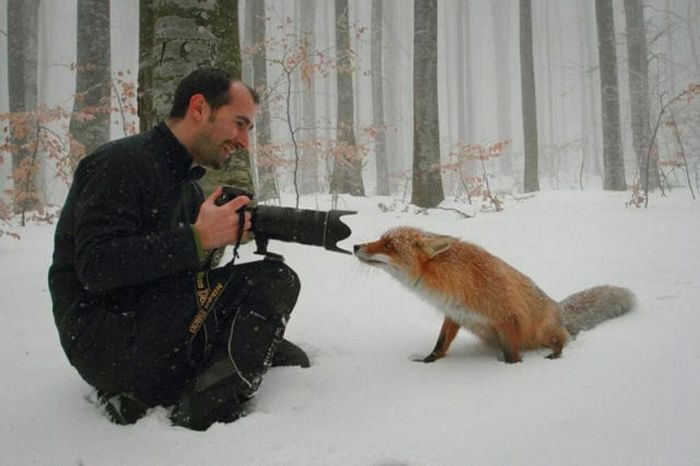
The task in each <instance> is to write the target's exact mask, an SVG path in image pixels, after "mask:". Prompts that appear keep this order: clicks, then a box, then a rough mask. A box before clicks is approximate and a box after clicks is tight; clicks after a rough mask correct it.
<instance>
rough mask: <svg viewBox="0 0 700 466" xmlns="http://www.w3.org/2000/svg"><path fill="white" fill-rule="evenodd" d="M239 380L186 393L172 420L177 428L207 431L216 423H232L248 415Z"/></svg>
mask: <svg viewBox="0 0 700 466" xmlns="http://www.w3.org/2000/svg"><path fill="white" fill-rule="evenodd" d="M239 384H240V380H238V378H237V376H235V375H233V376H230V377H227V378H225V379H223V380H220V381H219V382H217V383H215V384H214V385H211V386H209V387H206V388H205V389H199V388H198V386H197V384H193V386H192V387H191V388H190V389H189V390H187V391H185V393H184V394H183V395H182V397H181V398H180V400H179V401H178V403H177V404H176V405H175V407H174V408H173V412H172V414H171V415H170V420H171V421H172V422H173V424H174V425H176V426H181V427H186V428H188V429H192V430H198V431H204V430H207V429H208V428H209V426H211V425H212V424H213V423H215V422H224V423H228V422H233V421H235V420H236V419H238V418H240V417H242V416H243V415H244V414H245V413H244V411H243V407H242V406H241V401H239V396H238V394H237V392H238V389H239Z"/></svg>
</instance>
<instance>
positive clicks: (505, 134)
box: [491, 0, 513, 175]
mask: <svg viewBox="0 0 700 466" xmlns="http://www.w3.org/2000/svg"><path fill="white" fill-rule="evenodd" d="M491 15H492V19H493V26H494V27H493V30H494V31H495V41H494V42H495V43H494V53H495V60H496V86H497V89H498V91H497V96H496V113H497V115H498V116H497V117H496V118H497V120H498V135H497V139H498V140H499V141H503V140H509V139H511V137H512V135H511V131H512V130H511V124H510V111H511V108H510V99H511V96H510V82H511V64H510V60H511V59H510V54H511V52H510V34H509V33H508V32H509V31H510V30H511V29H510V27H511V2H510V1H509V0H495V1H492V2H491ZM499 171H500V173H501V174H502V175H512V173H513V163H512V161H511V158H510V145H508V146H507V147H506V148H505V149H504V152H503V155H502V156H501V157H500V165H499Z"/></svg>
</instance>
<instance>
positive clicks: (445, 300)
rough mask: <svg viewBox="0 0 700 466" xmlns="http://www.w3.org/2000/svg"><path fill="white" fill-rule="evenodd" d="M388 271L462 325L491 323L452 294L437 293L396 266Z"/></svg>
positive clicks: (477, 326) (474, 325)
mask: <svg viewBox="0 0 700 466" xmlns="http://www.w3.org/2000/svg"><path fill="white" fill-rule="evenodd" d="M388 272H389V273H390V274H391V275H393V276H394V277H396V278H397V279H398V280H399V281H400V282H401V283H403V284H404V285H405V286H407V287H408V288H410V289H411V290H412V291H413V292H415V293H417V294H418V296H420V297H421V298H423V300H424V301H425V302H427V303H428V304H430V305H431V306H433V307H435V308H436V309H438V310H439V311H440V312H442V313H443V314H445V315H446V316H447V317H449V318H450V319H452V320H453V321H455V322H456V323H457V324H459V325H460V326H462V327H466V328H468V329H476V328H479V327H483V326H486V325H488V324H489V320H488V319H487V318H485V317H483V316H482V315H481V314H478V313H476V312H474V311H473V310H471V309H469V308H467V307H464V305H462V303H460V302H458V301H457V300H455V299H454V298H453V297H452V296H449V295H445V294H442V293H437V292H435V291H434V290H432V289H431V288H428V287H426V286H423V282H422V281H421V280H416V279H415V278H412V277H410V276H408V275H407V274H405V273H403V272H402V271H399V270H396V269H394V268H388Z"/></svg>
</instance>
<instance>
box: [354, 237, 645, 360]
mask: <svg viewBox="0 0 700 466" xmlns="http://www.w3.org/2000/svg"><path fill="white" fill-rule="evenodd" d="M354 251H355V255H356V256H357V258H358V259H360V260H361V261H362V262H365V263H367V264H371V265H376V266H378V267H380V268H381V269H383V270H385V271H387V272H388V273H389V274H391V275H392V276H394V277H395V278H397V279H398V280H399V281H401V282H402V283H403V284H405V285H406V286H408V287H409V288H411V289H412V290H414V291H415V292H417V293H418V294H419V295H421V296H422V297H423V298H425V299H426V300H427V301H429V302H430V303H432V304H434V305H435V306H436V307H438V308H439V309H440V310H441V311H442V312H444V313H445V319H444V321H443V323H442V329H441V330H440V335H439V337H438V339H437V343H436V344H435V348H434V349H433V351H432V352H431V353H430V354H429V355H428V356H426V357H425V358H423V359H420V360H419V361H423V362H433V361H435V360H437V359H440V358H442V357H443V356H445V354H446V353H447V350H448V349H449V347H450V344H451V343H452V340H454V338H455V336H456V335H457V331H458V330H459V327H460V326H461V327H464V328H466V329H468V330H470V331H471V332H473V333H474V334H476V335H477V336H478V337H480V338H481V339H483V340H484V341H486V342H487V343H489V344H491V345H495V346H500V347H501V348H502V350H503V356H504V358H505V361H506V362H507V363H514V362H520V361H521V357H520V351H521V350H529V349H537V348H550V349H551V350H552V352H551V354H550V355H549V356H547V357H548V358H551V359H553V358H558V357H559V356H561V353H562V348H563V347H564V345H566V343H567V341H568V340H569V338H570V337H571V336H575V335H576V334H577V333H578V332H579V331H581V330H588V329H590V328H592V327H593V326H595V325H596V324H598V323H600V322H602V321H604V320H607V319H611V318H613V317H616V316H619V315H621V314H624V313H625V312H627V311H629V310H630V309H632V308H633V307H634V304H635V297H634V294H633V293H632V292H631V291H630V290H628V289H626V288H619V287H614V286H607V285H606V286H597V287H593V288H589V289H587V290H584V291H581V292H578V293H575V294H573V295H571V296H569V297H568V298H566V299H564V300H563V301H561V302H559V303H557V302H556V301H554V300H552V299H551V298H550V297H549V296H547V295H546V294H545V293H544V292H543V291H542V290H541V289H540V288H539V287H538V286H537V285H535V283H534V282H533V281H532V280H531V279H530V278H528V277H527V276H525V275H524V274H522V273H521V272H519V271H517V270H516V269H514V268H513V267H511V266H510V265H508V264H507V263H506V262H505V261H503V260H501V259H499V258H498V257H495V256H493V255H491V254H489V253H488V252H487V251H485V250H484V249H482V248H480V247H479V246H476V245H474V244H470V243H467V242H464V241H460V240H458V239H457V238H453V237H451V236H444V235H437V234H434V233H429V232H426V231H422V230H419V229H416V228H410V227H398V228H394V229H391V230H389V231H387V232H386V233H385V234H384V235H382V237H381V238H379V239H378V240H377V241H374V242H371V243H365V244H358V245H355V246H354Z"/></svg>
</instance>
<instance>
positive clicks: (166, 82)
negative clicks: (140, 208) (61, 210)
mask: <svg viewBox="0 0 700 466" xmlns="http://www.w3.org/2000/svg"><path fill="white" fill-rule="evenodd" d="M0 24H1V25H2V26H1V27H2V29H0V32H1V33H2V34H0V55H1V56H2V58H3V59H2V60H1V61H0V125H1V126H2V133H0V162H1V163H0V175H1V176H0V188H2V194H1V195H0V220H1V221H2V223H0V232H1V233H4V234H11V235H18V230H17V229H18V228H19V227H20V226H21V225H24V223H25V222H27V221H29V220H32V219H33V220H34V221H51V219H52V218H53V217H54V216H55V215H56V211H57V207H60V205H61V204H62V202H63V199H64V197H65V194H66V192H67V187H68V185H69V183H70V180H71V177H72V173H73V171H74V169H75V167H76V165H77V163H78V161H79V160H80V159H81V158H82V157H83V156H85V155H86V154H89V153H90V152H91V151H92V150H94V149H95V148H96V147H98V146H99V145H101V144H103V143H105V142H107V141H109V140H111V139H115V138H119V137H122V136H125V135H130V134H133V133H136V132H139V131H144V130H146V129H149V128H151V127H152V126H154V125H155V124H156V123H157V122H158V121H160V120H162V119H164V118H165V116H166V114H167V111H168V110H169V105H170V99H171V96H172V93H173V91H174V87H175V85H176V83H177V82H178V80H179V79H180V78H181V77H182V76H184V75H185V74H186V73H187V72H189V71H190V70H192V69H194V68H196V67H199V66H205V65H214V66H220V67H224V68H228V69H232V70H234V71H235V72H236V73H237V74H238V75H240V77H241V79H243V80H244V81H245V82H247V83H249V84H251V85H252V86H254V87H255V88H256V89H257V90H258V92H259V93H260V95H261V105H260V106H259V108H258V112H257V117H256V125H255V130H254V133H255V135H254V137H253V138H251V141H252V142H251V147H250V151H249V153H246V152H241V153H238V154H236V156H235V157H233V158H232V159H231V160H232V161H231V164H232V165H234V164H236V165H239V166H240V165H241V164H244V165H245V166H246V167H247V168H249V170H248V171H249V173H250V177H249V180H248V181H249V183H248V186H244V187H246V188H248V189H253V188H254V190H255V192H256V195H257V197H258V198H259V199H260V200H263V201H267V202H282V201H281V199H282V196H283V194H285V193H286V194H291V195H292V196H291V197H290V198H289V199H292V201H291V202H294V199H296V202H297V203H298V202H299V197H300V196H307V195H312V196H319V195H328V196H334V198H337V196H339V195H353V196H375V195H376V196H392V197H393V198H394V199H395V201H396V202H401V203H405V204H408V203H412V204H414V205H416V206H419V207H422V208H433V207H436V206H438V205H439V204H440V203H441V202H442V201H443V200H444V199H451V200H454V201H457V202H459V203H465V204H475V203H476V204H478V205H480V206H481V208H484V209H493V210H499V209H500V208H501V205H502V202H503V199H505V198H507V197H509V196H515V197H517V196H522V195H524V193H529V192H533V191H539V190H584V191H585V190H601V189H603V190H616V191H624V190H627V191H629V201H628V205H630V206H643V205H645V204H647V203H648V202H649V199H650V196H652V193H657V194H658V195H661V196H663V195H664V194H665V193H666V192H667V191H669V190H672V189H682V190H685V191H687V193H688V196H692V197H693V198H694V197H695V196H696V195H697V194H696V193H697V191H698V187H699V184H700V95H698V94H700V2H699V1H698V0H647V1H641V0H624V1H623V0H595V1H594V0H590V1H588V0H587V1H584V0H566V1H564V0H562V1H537V0H535V1H531V0H520V1H515V0H491V1H487V0H483V1H474V0H470V1H460V0H443V1H434V0H433V1H430V0H416V1H415V2H408V1H401V0H372V1H370V0H365V1H360V0H335V1H330V0H328V1H314V0H294V1H291V0H287V1H281V0H278V1H273V0H257V1H252V0H240V1H237V0H208V1H201V0H189V1H185V0H172V1H165V0H163V1H157V2H149V1H141V2H139V1H137V0H122V1H119V2H111V4H110V2H109V1H108V0H77V1H74V2H66V1H59V0H43V1H42V0H4V1H2V2H0ZM229 169H230V167H225V168H224V169H223V170H222V171H220V172H217V173H213V172H212V173H209V174H208V175H207V178H206V179H205V180H204V181H203V183H205V184H206V183H209V184H210V185H211V186H213V185H214V184H222V183H223V184H226V183H227V173H226V172H227V171H228V170H229Z"/></svg>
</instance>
